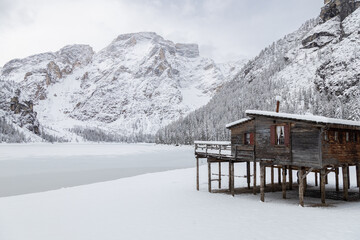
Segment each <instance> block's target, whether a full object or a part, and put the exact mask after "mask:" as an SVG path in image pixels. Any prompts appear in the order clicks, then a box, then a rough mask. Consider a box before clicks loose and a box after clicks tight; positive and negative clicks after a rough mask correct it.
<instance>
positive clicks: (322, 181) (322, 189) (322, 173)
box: [320, 169, 326, 204]
mask: <svg viewBox="0 0 360 240" xmlns="http://www.w3.org/2000/svg"><path fill="white" fill-rule="evenodd" d="M325 176H326V170H325V169H321V170H320V192H321V203H322V204H325Z"/></svg>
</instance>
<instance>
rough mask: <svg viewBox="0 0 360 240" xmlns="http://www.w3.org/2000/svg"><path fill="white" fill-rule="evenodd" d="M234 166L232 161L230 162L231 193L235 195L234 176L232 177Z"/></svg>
mask: <svg viewBox="0 0 360 240" xmlns="http://www.w3.org/2000/svg"><path fill="white" fill-rule="evenodd" d="M234 171H235V166H234V162H231V195H232V196H233V197H234V196H235V177H234Z"/></svg>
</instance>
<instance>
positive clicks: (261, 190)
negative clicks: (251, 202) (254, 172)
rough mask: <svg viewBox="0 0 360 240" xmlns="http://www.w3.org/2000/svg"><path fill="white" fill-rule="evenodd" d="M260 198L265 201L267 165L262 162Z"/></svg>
mask: <svg viewBox="0 0 360 240" xmlns="http://www.w3.org/2000/svg"><path fill="white" fill-rule="evenodd" d="M260 200H261V201H262V202H264V201H265V165H263V164H262V163H260Z"/></svg>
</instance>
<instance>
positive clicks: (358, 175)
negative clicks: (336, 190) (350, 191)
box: [356, 163, 360, 187]
mask: <svg viewBox="0 0 360 240" xmlns="http://www.w3.org/2000/svg"><path fill="white" fill-rule="evenodd" d="M356 180H357V181H356V186H357V187H360V164H359V163H358V164H356Z"/></svg>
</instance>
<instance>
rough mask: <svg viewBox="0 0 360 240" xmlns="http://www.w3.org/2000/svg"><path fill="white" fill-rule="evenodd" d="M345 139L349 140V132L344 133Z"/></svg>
mask: <svg viewBox="0 0 360 240" xmlns="http://www.w3.org/2000/svg"><path fill="white" fill-rule="evenodd" d="M345 139H346V142H349V141H350V133H349V132H346V133H345Z"/></svg>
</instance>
